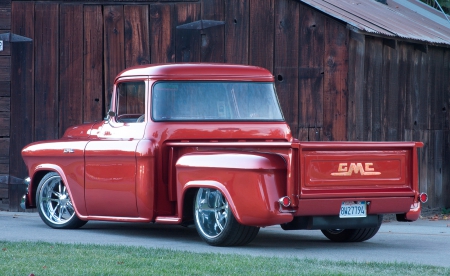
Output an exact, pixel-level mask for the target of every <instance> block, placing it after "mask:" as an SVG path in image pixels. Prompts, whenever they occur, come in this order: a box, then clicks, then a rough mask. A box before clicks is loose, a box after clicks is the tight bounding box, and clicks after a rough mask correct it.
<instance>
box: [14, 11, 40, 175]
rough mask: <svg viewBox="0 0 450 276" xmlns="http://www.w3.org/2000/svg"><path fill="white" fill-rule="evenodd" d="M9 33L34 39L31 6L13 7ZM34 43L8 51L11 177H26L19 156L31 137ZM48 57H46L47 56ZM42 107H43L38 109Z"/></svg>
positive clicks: (32, 131)
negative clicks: (9, 52)
mask: <svg viewBox="0 0 450 276" xmlns="http://www.w3.org/2000/svg"><path fill="white" fill-rule="evenodd" d="M12 11H13V12H12V22H13V24H12V30H11V31H12V32H13V33H15V34H18V35H21V36H25V37H29V38H32V39H34V26H35V20H34V19H35V15H34V3H33V2H14V3H13V4H12ZM33 47H34V46H33V43H17V44H16V45H15V46H14V48H13V49H12V50H11V58H12V62H11V63H12V71H11V81H12V82H13V83H14V85H13V86H12V87H11V130H10V133H11V134H10V135H11V137H14V139H12V140H11V144H10V154H9V165H10V172H9V173H10V175H12V176H16V177H25V176H26V175H27V170H26V167H25V164H24V162H23V161H22V157H21V155H20V152H21V150H22V148H23V147H24V146H25V145H26V144H28V143H30V142H32V141H33V135H34V102H35V100H34V98H35V96H34V67H33V60H34V48H33ZM47 54H48V53H46V55H47ZM41 107H42V106H41ZM47 108H48V107H47Z"/></svg>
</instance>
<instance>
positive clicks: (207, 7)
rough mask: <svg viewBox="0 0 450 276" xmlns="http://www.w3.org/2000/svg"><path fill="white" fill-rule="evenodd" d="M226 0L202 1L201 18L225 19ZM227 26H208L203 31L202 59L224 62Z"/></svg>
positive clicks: (204, 60)
mask: <svg viewBox="0 0 450 276" xmlns="http://www.w3.org/2000/svg"><path fill="white" fill-rule="evenodd" d="M224 2H225V0H208V1H204V2H203V3H202V6H201V8H202V10H201V18H202V19H204V20H216V21H224V20H225V3H224ZM224 36H225V26H224V25H220V26H215V27H211V28H207V29H205V30H203V31H202V32H201V49H200V50H201V57H200V59H201V61H202V62H224V59H225V42H224V40H225V37H224Z"/></svg>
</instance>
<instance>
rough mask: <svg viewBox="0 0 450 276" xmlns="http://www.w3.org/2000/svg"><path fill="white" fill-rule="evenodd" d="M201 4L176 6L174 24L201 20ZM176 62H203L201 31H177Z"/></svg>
mask: <svg viewBox="0 0 450 276" xmlns="http://www.w3.org/2000/svg"><path fill="white" fill-rule="evenodd" d="M200 13H201V7H200V4H199V3H180V4H176V5H175V12H174V16H175V19H174V22H175V25H176V26H180V25H183V24H186V23H190V22H194V21H197V20H199V19H200ZM175 45H176V46H175V60H176V61H177V62H199V61H200V60H201V48H200V47H201V32H200V30H187V29H177V30H176V42H175Z"/></svg>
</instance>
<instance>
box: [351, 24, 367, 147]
mask: <svg viewBox="0 0 450 276" xmlns="http://www.w3.org/2000/svg"><path fill="white" fill-rule="evenodd" d="M349 40H350V41H349V65H348V68H349V71H348V72H349V73H348V93H349V94H348V97H349V99H348V104H349V106H348V109H347V110H348V114H347V116H348V120H347V121H348V124H347V125H348V131H347V134H348V140H350V141H359V140H363V136H364V135H363V129H364V119H363V118H364V110H363V107H364V96H363V95H364V71H365V69H364V66H365V55H366V54H365V44H366V43H365V36H364V35H361V34H357V33H354V32H350V39H349Z"/></svg>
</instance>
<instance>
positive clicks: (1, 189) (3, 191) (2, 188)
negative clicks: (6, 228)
mask: <svg viewBox="0 0 450 276" xmlns="http://www.w3.org/2000/svg"><path fill="white" fill-rule="evenodd" d="M2 198H8V184H2V183H0V199H2ZM0 210H1V209H0Z"/></svg>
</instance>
